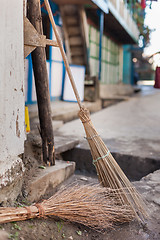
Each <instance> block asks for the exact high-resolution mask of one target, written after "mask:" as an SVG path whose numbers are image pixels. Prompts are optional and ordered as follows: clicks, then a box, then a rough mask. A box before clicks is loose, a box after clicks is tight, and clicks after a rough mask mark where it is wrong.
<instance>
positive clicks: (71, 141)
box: [27, 133, 79, 155]
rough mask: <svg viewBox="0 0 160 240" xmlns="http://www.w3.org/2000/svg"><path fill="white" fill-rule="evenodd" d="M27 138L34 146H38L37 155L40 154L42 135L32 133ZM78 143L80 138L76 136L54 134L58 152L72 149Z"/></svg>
mask: <svg viewBox="0 0 160 240" xmlns="http://www.w3.org/2000/svg"><path fill="white" fill-rule="evenodd" d="M27 140H28V141H29V142H30V143H31V144H32V146H33V147H34V148H36V149H35V151H36V152H37V155H40V154H41V148H42V142H41V137H40V136H39V135H34V134H32V133H30V134H29V135H28V137H27ZM78 144H79V140H78V139H77V138H76V137H75V136H72V137H70V138H68V137H66V136H60V135H59V136H54V145H55V152H56V154H60V153H63V152H66V151H68V150H71V149H72V148H74V147H75V146H76V145H78Z"/></svg>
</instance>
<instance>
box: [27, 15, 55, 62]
mask: <svg viewBox="0 0 160 240" xmlns="http://www.w3.org/2000/svg"><path fill="white" fill-rule="evenodd" d="M23 22H24V58H26V57H27V56H28V55H29V54H30V53H31V52H32V51H33V50H34V49H35V48H36V47H46V45H50V46H54V47H58V44H57V42H56V41H54V40H50V39H46V36H45V35H41V34H39V33H38V32H37V30H36V29H35V28H34V26H33V25H32V24H31V22H30V21H29V20H28V18H26V17H25V16H24V20H23Z"/></svg>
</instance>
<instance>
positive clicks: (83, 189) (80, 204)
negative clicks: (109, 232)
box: [0, 185, 134, 230]
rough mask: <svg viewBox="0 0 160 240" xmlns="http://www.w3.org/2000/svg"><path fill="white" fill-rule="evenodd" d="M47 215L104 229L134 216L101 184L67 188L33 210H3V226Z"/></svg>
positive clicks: (30, 208) (32, 206) (26, 208)
mask: <svg viewBox="0 0 160 240" xmlns="http://www.w3.org/2000/svg"><path fill="white" fill-rule="evenodd" d="M45 216H56V217H59V218H61V219H65V220H69V221H71V222H77V223H81V224H83V225H86V226H88V227H91V228H95V229H101V230H102V229H106V228H111V227H112V226H113V223H124V222H129V221H131V220H132V219H133V218H134V213H133V211H132V209H131V208H129V206H121V204H120V202H119V199H118V198H117V196H116V195H115V194H114V191H112V190H110V189H107V188H103V187H100V186H99V185H95V186H87V185H83V186H78V185H75V186H72V187H66V188H64V189H62V190H60V191H58V192H57V193H56V194H55V195H53V196H52V197H51V198H49V199H48V200H44V201H43V202H42V203H40V204H33V205H31V206H30V207H22V208H0V223H5V222H12V221H21V220H26V219H30V218H35V217H45Z"/></svg>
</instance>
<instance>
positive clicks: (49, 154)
mask: <svg viewBox="0 0 160 240" xmlns="http://www.w3.org/2000/svg"><path fill="white" fill-rule="evenodd" d="M28 18H29V20H30V22H31V23H32V24H33V26H34V27H35V29H36V30H37V32H38V33H39V34H41V35H43V27H42V17H41V6H40V1H39V0H30V1H28ZM32 64H33V70H34V77H35V85H36V93H37V103H38V112H39V120H40V134H41V138H42V151H43V161H44V162H45V163H46V164H47V162H48V161H49V163H50V165H55V152H54V136H53V127H52V117H51V105H50V94H49V81H48V72H47V65H46V53H45V49H44V48H43V47H37V48H36V49H35V50H34V51H33V52H32Z"/></svg>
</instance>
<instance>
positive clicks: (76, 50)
mask: <svg viewBox="0 0 160 240" xmlns="http://www.w3.org/2000/svg"><path fill="white" fill-rule="evenodd" d="M71 55H72V56H81V55H83V50H82V47H81V46H80V47H77V46H76V47H71Z"/></svg>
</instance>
